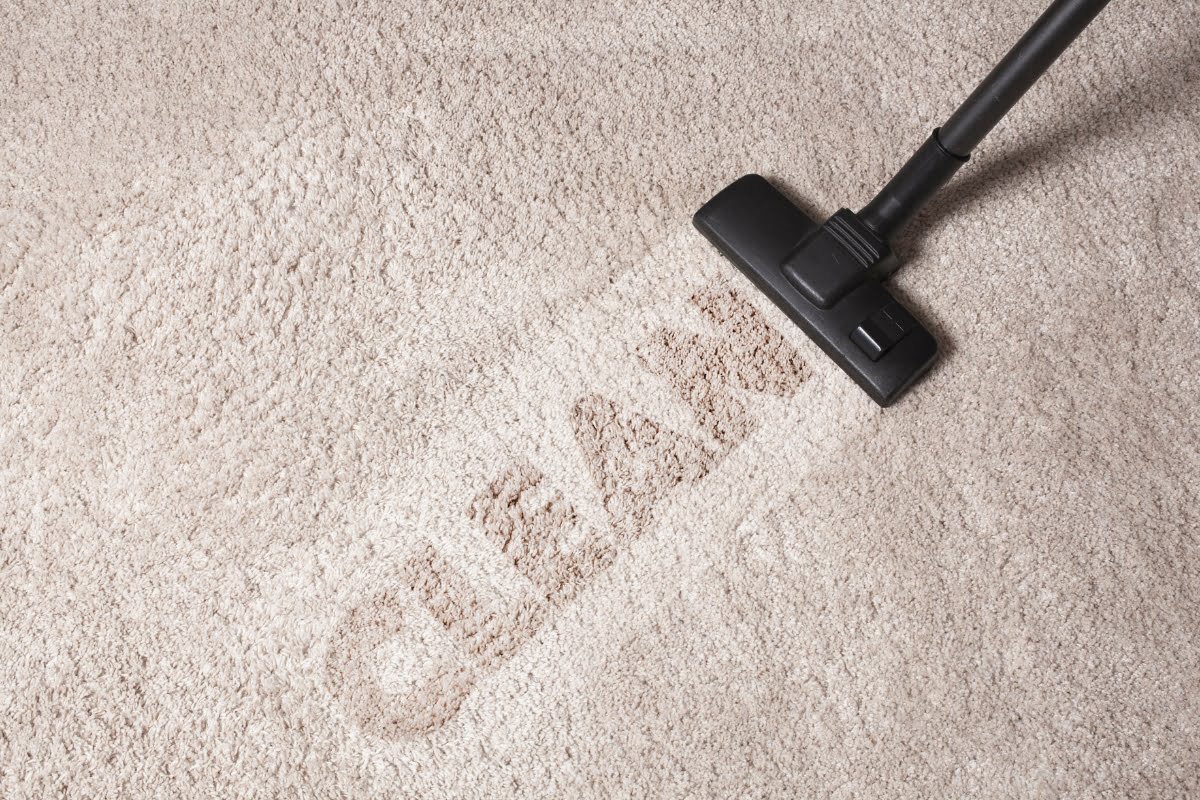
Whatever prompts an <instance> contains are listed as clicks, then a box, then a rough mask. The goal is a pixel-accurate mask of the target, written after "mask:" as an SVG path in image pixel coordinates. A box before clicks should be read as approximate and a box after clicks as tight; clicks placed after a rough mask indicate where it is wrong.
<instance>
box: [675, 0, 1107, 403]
mask: <svg viewBox="0 0 1200 800" xmlns="http://www.w3.org/2000/svg"><path fill="white" fill-rule="evenodd" d="M1108 3H1109V0H1053V2H1052V3H1051V4H1050V7H1049V8H1048V9H1046V12H1045V13H1044V14H1042V15H1041V16H1040V17H1038V19H1037V21H1036V22H1034V24H1033V26H1032V27H1031V28H1030V29H1029V30H1028V32H1026V34H1025V35H1024V36H1022V37H1021V40H1020V41H1018V42H1017V44H1016V45H1015V46H1014V47H1013V48H1012V49H1011V50H1009V51H1008V53H1007V54H1006V55H1005V56H1004V58H1002V59H1001V60H1000V63H999V64H997V65H996V68H995V69H993V70H992V71H991V72H990V73H989V74H988V75H987V77H986V78H984V79H983V82H982V83H980V84H979V86H978V87H976V89H975V91H973V92H972V93H971V96H970V97H968V98H967V99H966V100H965V101H964V102H963V103H962V105H960V106H959V107H958V110H956V111H955V112H954V113H953V114H952V115H951V116H950V118H949V119H948V120H947V121H946V124H945V125H943V126H941V127H940V128H938V129H936V130H934V132H933V134H932V135H930V136H929V138H928V139H926V140H925V143H924V144H923V145H921V147H920V148H919V149H918V150H917V151H916V152H915V153H914V154H913V155H912V157H911V158H909V160H908V161H907V162H906V163H905V164H904V166H903V167H901V168H900V171H899V172H897V173H896V175H895V176H894V177H893V178H892V179H891V180H890V181H888V183H887V185H886V186H884V187H883V189H881V190H880V191H879V194H877V195H876V196H875V198H874V199H873V200H871V202H870V203H868V204H867V205H866V206H864V207H863V209H862V211H860V212H858V213H857V214H856V213H854V212H853V211H849V210H847V209H842V210H841V211H839V212H837V213H836V214H834V215H833V216H832V217H830V218H829V219H828V220H826V221H825V223H824V224H823V225H818V224H817V223H816V222H814V221H813V220H811V219H809V218H808V217H807V216H806V215H805V214H804V213H803V212H802V211H800V209H798V208H796V206H795V205H793V204H792V202H791V201H790V200H788V199H787V198H786V197H784V196H783V195H782V194H780V193H779V192H778V191H777V190H776V189H775V187H773V186H771V184H770V183H768V182H767V181H766V180H764V179H763V178H761V177H759V176H758V175H746V176H745V177H743V178H740V179H738V180H736V181H734V182H733V183H731V184H730V185H729V186H727V187H726V188H725V189H723V190H722V191H721V192H720V193H719V194H718V195H717V196H716V197H714V198H713V199H712V200H709V201H708V202H707V203H706V204H705V205H704V207H703V208H701V209H700V210H699V211H697V212H696V215H695V217H694V218H693V221H694V222H695V223H696V227H697V228H699V229H700V232H701V233H703V234H704V235H705V236H706V237H708V240H709V241H710V242H712V243H713V244H714V245H716V247H717V249H718V250H720V251H721V253H722V254H724V255H725V257H726V258H728V259H729V260H730V261H732V262H733V263H734V264H735V265H737V268H738V269H740V270H741V271H742V272H744V273H745V274H746V277H748V278H750V280H751V281H753V282H754V284H755V285H756V286H757V287H758V288H759V289H760V290H762V291H763V292H764V293H765V294H766V295H767V296H768V297H769V298H771V300H772V301H773V302H774V303H775V305H777V306H779V307H780V308H781V309H783V310H784V312H786V313H787V315H788V316H789V317H791V318H792V320H793V321H794V322H795V323H796V324H797V325H799V326H800V327H801V328H803V329H804V332H805V333H807V334H808V335H809V336H810V337H811V338H812V339H813V341H815V342H816V343H817V344H818V345H820V346H821V349H822V350H824V351H825V352H826V353H827V354H828V355H829V356H830V357H831V358H832V359H833V360H834V361H836V362H837V364H838V366H840V367H841V368H842V369H844V370H845V371H846V372H847V373H848V374H849V375H850V377H851V378H853V379H854V380H855V381H857V382H858V385H859V386H861V387H862V388H863V389H864V390H866V392H867V394H869V395H870V396H871V397H872V399H874V400H875V402H877V403H879V405H881V406H887V405H890V404H891V403H892V402H894V401H895V400H896V398H897V397H899V396H900V394H901V393H903V392H904V390H905V389H907V388H908V387H909V386H910V385H912V383H913V382H914V381H916V380H917V378H919V377H921V375H922V374H924V373H925V371H926V370H928V369H929V367H930V366H931V365H932V364H933V361H934V359H935V358H937V342H935V341H934V340H933V337H932V336H930V334H929V331H927V330H925V328H924V327H922V326H921V324H920V323H919V322H917V321H916V320H915V319H913V316H912V314H909V313H908V311H907V309H905V308H904V306H902V305H900V303H898V302H897V301H896V298H894V297H892V295H891V294H890V293H889V292H888V291H887V290H886V289H884V288H883V286H882V285H880V280H882V279H883V278H885V277H887V276H888V275H889V274H891V272H892V271H893V270H894V269H895V267H896V260H895V258H894V257H893V255H892V251H891V248H890V247H888V244H887V242H888V239H889V238H890V237H892V236H893V235H894V234H895V233H896V232H897V231H898V230H900V229H901V228H902V227H904V225H905V224H906V223H907V222H908V221H909V220H911V219H912V218H913V217H914V216H915V215H916V213H917V212H918V211H919V210H920V209H921V207H922V206H924V205H925V203H926V202H927V201H928V200H929V199H930V198H931V197H933V195H934V194H935V193H936V192H937V191H938V190H939V189H940V188H941V187H942V186H944V185H945V184H946V182H947V181H949V180H950V178H952V177H953V176H954V174H955V173H956V172H958V170H959V169H960V168H961V167H962V166H963V165H964V164H966V163H967V160H968V159H969V158H970V155H971V151H972V150H973V149H974V148H975V145H977V144H979V142H980V141H981V140H982V139H983V137H984V136H986V135H987V133H988V132H989V131H990V130H992V128H994V127H995V126H996V124H997V123H999V122H1000V120H1001V119H1002V118H1003V117H1004V115H1005V114H1007V113H1008V111H1009V110H1010V109H1011V108H1012V107H1013V106H1014V105H1015V104H1016V102H1017V101H1018V100H1020V99H1021V96H1022V95H1024V94H1025V92H1026V91H1028V89H1029V88H1030V87H1031V86H1033V84H1034V82H1036V81H1037V80H1038V78H1039V77H1041V76H1042V74H1043V73H1044V72H1045V71H1046V70H1047V69H1049V67H1050V65H1051V64H1053V63H1054V61H1055V60H1056V59H1057V58H1058V57H1059V56H1061V55H1062V53H1063V52H1064V51H1065V50H1066V49H1067V47H1068V46H1069V45H1070V44H1071V42H1072V41H1074V40H1075V38H1076V37H1077V36H1079V34H1080V33H1082V32H1083V30H1084V28H1086V27H1087V26H1088V25H1089V24H1090V23H1091V22H1092V20H1093V19H1095V18H1096V15H1097V14H1099V13H1100V12H1101V11H1102V10H1103V9H1104V7H1105V6H1106V5H1107V4H1108Z"/></svg>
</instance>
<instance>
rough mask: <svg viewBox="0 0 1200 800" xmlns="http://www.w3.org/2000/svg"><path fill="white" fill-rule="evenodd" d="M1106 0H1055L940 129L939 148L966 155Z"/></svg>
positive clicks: (1010, 108) (1093, 16) (1054, 59)
mask: <svg viewBox="0 0 1200 800" xmlns="http://www.w3.org/2000/svg"><path fill="white" fill-rule="evenodd" d="M1108 3H1109V0H1055V2H1054V3H1052V4H1051V6H1050V8H1048V9H1046V13H1044V14H1042V16H1041V17H1039V18H1038V21H1037V22H1035V23H1033V27H1031V28H1030V29H1029V30H1028V31H1027V32H1026V33H1025V35H1024V36H1022V37H1021V41H1019V42H1017V43H1016V45H1014V46H1013V48H1012V49H1011V50H1009V51H1008V55H1006V56H1004V58H1003V59H1001V61H1000V63H999V64H997V65H996V68H995V69H993V70H992V71H991V72H990V73H989V74H988V76H987V77H986V78H984V79H983V82H982V83H980V84H979V86H977V87H976V89H975V91H973V92H971V96H970V97H968V98H967V99H966V100H965V101H964V102H963V104H962V105H961V106H959V107H958V110H957V111H955V112H954V113H953V114H951V115H950V119H948V120H946V124H944V125H943V126H942V127H941V133H940V135H939V140H940V141H941V143H942V147H945V148H946V149H947V150H949V151H950V152H951V153H954V154H955V155H958V156H969V155H971V151H972V150H974V149H975V146H976V145H978V144H979V143H980V142H981V141H983V137H985V136H987V135H988V132H989V131H991V129H992V128H994V127H996V123H998V122H999V121H1000V120H1001V119H1003V118H1004V115H1005V114H1007V113H1008V112H1009V111H1011V110H1012V107H1013V106H1015V105H1016V104H1017V101H1018V100H1020V99H1021V97H1022V96H1023V95H1024V94H1025V92H1027V91H1029V87H1031V86H1033V84H1034V83H1036V82H1037V79H1038V78H1040V77H1042V74H1043V73H1044V72H1045V71H1046V70H1047V69H1049V68H1050V65H1051V64H1053V63H1054V62H1055V61H1057V60H1058V57H1059V56H1061V55H1062V54H1063V51H1064V50H1066V49H1067V48H1068V47H1069V46H1070V45H1071V42H1073V41H1075V39H1076V37H1078V36H1079V34H1081V33H1082V32H1083V29H1084V28H1086V27H1087V26H1088V24H1089V23H1090V22H1091V21H1092V20H1093V19H1095V18H1096V15H1097V14H1099V13H1100V12H1101V11H1103V10H1104V7H1105V6H1106V5H1108Z"/></svg>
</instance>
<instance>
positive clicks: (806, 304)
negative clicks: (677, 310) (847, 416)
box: [693, 175, 937, 406]
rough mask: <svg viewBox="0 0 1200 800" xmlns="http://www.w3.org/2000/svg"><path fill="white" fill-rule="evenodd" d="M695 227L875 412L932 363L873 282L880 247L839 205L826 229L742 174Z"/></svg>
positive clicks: (923, 340) (913, 329) (931, 344)
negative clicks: (806, 337)
mask: <svg viewBox="0 0 1200 800" xmlns="http://www.w3.org/2000/svg"><path fill="white" fill-rule="evenodd" d="M693 220H694V222H695V223H696V227H697V228H698V229H699V230H700V232H701V233H703V234H704V235H705V236H706V237H707V238H708V240H709V241H710V242H712V243H713V244H714V245H715V246H716V247H717V249H718V250H720V251H721V253H722V254H723V255H724V256H725V257H726V258H728V259H729V260H730V261H732V262H733V263H734V264H735V265H736V266H737V267H738V269H740V270H741V271H742V272H743V273H745V275H746V277H747V278H749V279H750V280H751V281H753V282H754V285H755V286H757V287H758V288H759V289H760V290H762V291H763V292H764V293H765V294H766V295H767V297H769V298H771V300H772V301H773V302H774V303H775V305H777V306H779V307H780V308H781V309H783V310H784V311H785V312H786V313H787V315H788V316H789V317H791V318H792V320H793V321H794V322H795V323H796V324H797V325H799V326H800V327H801V328H802V329H803V330H804V332H805V333H807V334H808V335H809V336H810V337H812V339H813V341H815V342H816V343H817V344H819V345H820V346H821V349H822V350H824V351H825V352H826V353H827V354H828V355H829V356H830V358H832V359H833V360H834V361H835V362H837V364H838V366H840V367H841V368H842V369H844V370H845V371H846V372H847V373H848V374H849V375H850V377H852V378H854V380H855V381H856V382H857V383H858V385H859V386H861V387H862V388H863V389H864V390H865V391H866V392H867V394H869V395H870V396H871V398H872V399H874V400H875V402H877V403H879V404H880V405H881V406H886V405H889V404H891V403H892V401H894V400H895V399H896V398H897V397H899V396H900V394H901V393H902V392H903V391H904V390H905V389H907V388H908V386H909V385H910V384H912V382H913V381H915V380H916V379H917V378H919V377H920V376H921V375H922V374H923V373H924V372H925V371H926V370H927V369H929V367H930V365H932V364H933V361H934V359H935V358H936V357H937V342H935V341H934V340H933V337H932V336H931V335H930V334H929V331H927V330H925V328H923V327H922V326H921V325H920V323H918V322H917V321H916V320H915V319H913V317H912V315H911V314H909V313H908V311H907V310H905V308H904V307H903V306H902V305H900V303H898V302H897V301H896V299H895V298H894V297H892V295H891V294H890V293H889V292H888V291H887V290H886V289H884V288H883V286H881V285H880V284H879V281H878V280H876V279H875V278H874V277H873V276H872V272H873V271H878V270H879V269H881V268H885V267H886V265H887V263H888V262H889V261H890V251H889V250H888V248H887V245H886V243H884V242H883V241H882V240H880V239H879V238H878V237H877V236H875V234H874V233H873V232H871V230H870V229H869V228H867V227H866V226H865V225H864V224H863V223H862V222H861V221H860V220H859V219H858V216H857V215H855V214H853V213H851V212H850V211H847V210H845V209H843V210H841V211H839V212H838V213H837V214H834V215H833V216H832V217H830V219H829V221H827V222H826V223H825V224H824V225H818V224H817V223H816V222H814V221H813V220H811V219H809V218H808V216H806V215H805V214H804V213H803V212H802V211H800V209H798V208H796V206H795V205H794V204H793V203H792V202H791V201H790V200H788V199H787V198H786V197H784V196H783V195H782V194H780V193H779V191H778V190H777V189H775V187H774V186H772V185H771V184H770V183H768V182H767V181H766V179H764V178H761V177H759V176H758V175H747V176H745V177H744V178H741V179H739V180H737V181H735V182H734V183H733V184H731V185H730V186H728V187H726V188H725V190H724V191H722V192H721V193H720V194H718V195H717V196H716V197H714V198H713V199H712V200H710V201H708V203H706V204H705V205H704V207H703V208H701V209H700V210H699V211H697V212H696V215H695V217H694V218H693Z"/></svg>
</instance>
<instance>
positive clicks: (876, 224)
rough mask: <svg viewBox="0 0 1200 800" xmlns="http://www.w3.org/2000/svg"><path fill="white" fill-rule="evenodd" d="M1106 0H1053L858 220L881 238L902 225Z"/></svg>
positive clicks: (863, 211)
mask: <svg viewBox="0 0 1200 800" xmlns="http://www.w3.org/2000/svg"><path fill="white" fill-rule="evenodd" d="M1108 3H1109V0H1055V1H1054V2H1053V3H1052V4H1051V5H1050V7H1049V8H1048V9H1046V12H1045V13H1044V14H1042V15H1041V16H1040V17H1039V18H1038V20H1037V22H1035V23H1033V27H1031V28H1030V29H1029V30H1028V31H1027V32H1026V33H1025V35H1024V36H1022V37H1021V40H1020V41H1019V42H1017V43H1016V45H1014V46H1013V48H1012V49H1011V50H1009V51H1008V54H1007V55H1005V56H1004V58H1003V59H1001V60H1000V63H999V64H997V65H996V68H995V69H993V70H992V71H991V72H990V73H989V74H988V76H987V77H986V78H984V79H983V82H982V83H980V84H979V86H978V87H976V89H975V91H973V92H971V96H970V97H968V98H967V99H966V100H965V101H964V102H963V104H962V105H961V106H959V107H958V110H957V111H955V112H954V113H953V114H951V115H950V119H948V120H946V124H945V125H943V126H942V127H940V128H938V129H937V130H936V131H934V132H933V135H932V136H930V137H929V139H928V140H926V142H925V144H923V145H922V146H921V148H920V149H919V150H917V152H916V153H915V154H913V157H912V158H910V159H909V160H908V162H907V163H906V164H905V165H904V166H903V167H902V168H901V169H900V171H899V172H897V173H896V176H895V177H894V178H892V179H891V180H890V181H888V184H887V186H884V187H883V189H881V190H880V192H879V194H878V195H876V196H875V198H874V199H873V200H872V201H871V202H870V203H868V204H867V205H866V206H865V207H864V208H863V210H862V211H860V212H859V216H860V217H861V218H862V220H863V221H864V222H865V223H867V225H868V226H870V227H871V229H872V230H874V231H875V232H876V233H877V234H879V235H880V236H881V237H883V238H884V239H887V238H890V237H891V236H892V234H894V233H895V232H896V231H898V230H899V229H900V228H901V227H903V226H904V224H905V223H906V222H908V221H909V220H910V219H912V218H913V216H914V215H915V214H916V213H917V211H919V210H920V209H921V207H922V206H923V205H925V203H926V202H927V201H928V200H929V198H931V197H933V195H934V194H935V193H936V192H937V190H938V189H940V188H941V187H942V186H943V185H945V183H946V181H948V180H950V178H951V177H952V176H953V175H954V173H955V172H957V171H958V169H959V167H961V166H962V165H963V164H965V163H966V162H967V159H968V158H969V157H970V155H971V151H972V150H974V149H975V146H976V145H977V144H979V142H980V141H982V140H983V137H985V136H987V134H988V132H989V131H991V130H992V128H994V127H996V124H997V123H998V122H1000V120H1001V119H1003V118H1004V115H1005V114H1007V113H1008V112H1009V111H1010V110H1012V107H1013V106H1014V105H1016V103H1017V101H1018V100H1020V99H1021V97H1022V96H1023V95H1024V94H1025V92H1027V91H1029V87H1031V86H1033V84H1034V83H1036V82H1037V79H1038V78H1040V77H1041V76H1042V74H1043V73H1045V71H1046V70H1047V69H1049V68H1050V65H1051V64H1053V63H1054V62H1055V60H1057V59H1058V57H1059V56H1061V55H1062V54H1063V51H1064V50H1066V49H1067V47H1069V46H1070V44H1071V42H1073V41H1075V39H1076V38H1077V37H1078V36H1079V34H1080V33H1082V32H1083V29H1084V28H1086V27H1087V26H1088V24H1089V23H1090V22H1091V21H1092V20H1093V19H1095V18H1096V15H1097V14H1099V13H1100V12H1101V11H1102V10H1103V9H1104V7H1105V6H1106V5H1108Z"/></svg>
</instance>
